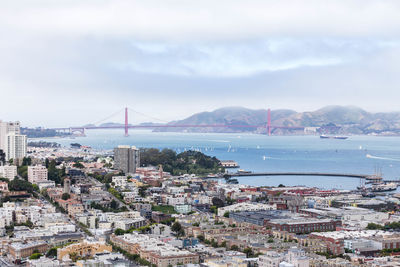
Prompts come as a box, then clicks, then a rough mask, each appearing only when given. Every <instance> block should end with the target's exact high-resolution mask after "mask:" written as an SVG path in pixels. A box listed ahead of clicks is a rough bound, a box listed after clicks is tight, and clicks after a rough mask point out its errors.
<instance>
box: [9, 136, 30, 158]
mask: <svg viewBox="0 0 400 267" xmlns="http://www.w3.org/2000/svg"><path fill="white" fill-rule="evenodd" d="M6 142H7V148H6V159H7V160H10V159H22V158H23V157H25V156H26V147H27V140H26V135H22V134H14V133H11V134H7V135H6Z"/></svg>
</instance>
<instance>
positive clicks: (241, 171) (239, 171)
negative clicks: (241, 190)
mask: <svg viewBox="0 0 400 267" xmlns="http://www.w3.org/2000/svg"><path fill="white" fill-rule="evenodd" d="M238 173H241V174H248V173H251V171H245V170H242V169H240V170H238Z"/></svg>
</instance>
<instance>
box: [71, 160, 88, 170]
mask: <svg viewBox="0 0 400 267" xmlns="http://www.w3.org/2000/svg"><path fill="white" fill-rule="evenodd" d="M72 166H73V167H74V168H78V169H83V168H85V166H83V164H82V163H81V162H79V161H77V162H75V163H74V165H72Z"/></svg>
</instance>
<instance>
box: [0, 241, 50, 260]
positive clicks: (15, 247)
mask: <svg viewBox="0 0 400 267" xmlns="http://www.w3.org/2000/svg"><path fill="white" fill-rule="evenodd" d="M47 249H48V245H47V243H45V242H42V241H41V242H29V243H21V242H13V243H11V245H9V247H8V253H9V254H8V257H9V258H10V259H11V260H12V261H13V262H15V261H16V260H22V259H26V258H28V257H29V256H31V255H32V254H33V253H34V251H39V253H44V252H46V250H47Z"/></svg>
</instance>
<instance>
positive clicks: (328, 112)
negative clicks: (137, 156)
mask: <svg viewBox="0 0 400 267" xmlns="http://www.w3.org/2000/svg"><path fill="white" fill-rule="evenodd" d="M169 124H170V125H174V127H170V128H169V127H168V128H161V129H159V128H157V129H155V131H185V132H256V133H265V132H266V129H265V128H262V127H260V128H250V127H248V128H247V127H245V126H246V125H266V124H267V110H264V109H257V110H254V109H248V108H243V107H226V108H220V109H217V110H214V111H212V112H201V113H197V114H194V115H192V116H190V117H188V118H186V119H183V120H179V121H173V122H170V123H169ZM201 124H215V125H218V124H223V125H241V126H243V127H240V128H234V127H232V128H225V127H217V128H207V127H200V128H197V127H196V128H194V127H192V128H187V127H182V128H180V127H176V126H179V125H201ZM271 125H273V126H289V127H301V126H304V127H309V128H307V130H308V133H312V132H313V131H316V132H315V133H317V134H318V133H332V134H379V135H398V134H400V112H392V113H370V112H367V111H365V110H363V109H361V108H358V107H354V106H327V107H324V108H321V109H318V110H316V111H312V112H296V111H294V110H287V109H278V110H271ZM324 126H329V127H324ZM333 126H338V127H333ZM313 127H322V128H320V129H315V128H313ZM303 133H304V131H303V130H292V129H274V130H273V134H303Z"/></svg>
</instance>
